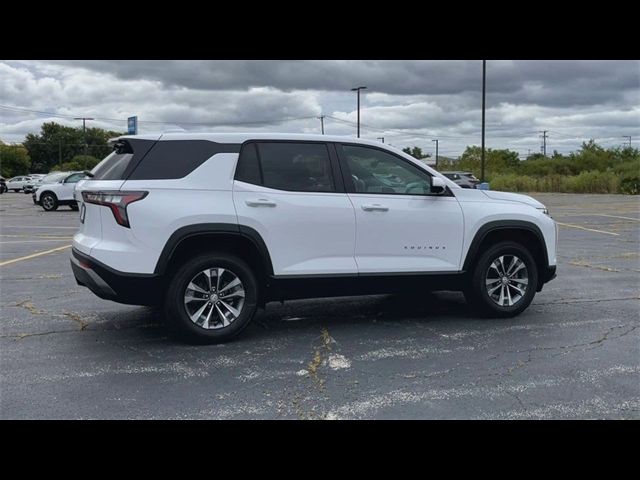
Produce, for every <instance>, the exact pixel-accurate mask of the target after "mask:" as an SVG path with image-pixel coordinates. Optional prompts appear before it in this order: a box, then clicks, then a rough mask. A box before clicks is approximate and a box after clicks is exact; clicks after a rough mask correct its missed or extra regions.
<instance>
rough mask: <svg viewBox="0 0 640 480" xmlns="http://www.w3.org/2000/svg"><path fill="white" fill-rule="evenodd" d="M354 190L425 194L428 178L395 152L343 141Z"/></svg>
mask: <svg viewBox="0 0 640 480" xmlns="http://www.w3.org/2000/svg"><path fill="white" fill-rule="evenodd" d="M342 150H343V153H344V156H345V158H346V161H347V166H348V167H349V171H350V173H351V178H352V179H353V184H354V188H355V193H382V194H390V195H428V194H429V193H430V191H431V178H430V176H429V174H428V173H426V172H424V171H422V170H420V169H419V168H418V167H415V166H413V165H411V164H410V163H409V162H407V161H404V160H402V159H400V158H398V157H396V156H395V155H392V154H390V153H386V152H383V151H382V150H378V149H376V148H368V147H360V146H353V145H343V146H342Z"/></svg>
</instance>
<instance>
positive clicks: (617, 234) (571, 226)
mask: <svg viewBox="0 0 640 480" xmlns="http://www.w3.org/2000/svg"><path fill="white" fill-rule="evenodd" d="M556 223H557V224H558V225H562V226H563V227H569V228H578V229H580V230H586V231H587V232H596V233H604V234H605V235H615V236H616V237H618V236H620V234H619V233H613V232H605V231H604V230H596V229H595V228H587V227H581V226H580V225H571V224H568V223H560V222H556Z"/></svg>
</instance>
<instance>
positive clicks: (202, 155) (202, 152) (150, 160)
mask: <svg viewBox="0 0 640 480" xmlns="http://www.w3.org/2000/svg"><path fill="white" fill-rule="evenodd" d="M239 151H240V145H236V144H225V143H216V142H209V141H207V140H165V141H162V140H161V141H159V142H156V144H155V145H154V146H153V148H152V149H151V151H149V153H148V154H147V155H146V156H145V157H144V158H143V159H142V160H141V161H140V163H139V164H138V166H137V167H136V168H135V170H134V171H133V173H132V174H131V176H130V177H129V180H142V179H144V180H166V179H175V178H183V177H186V176H187V175H189V174H190V173H191V172H192V171H193V170H195V169H196V168H198V167H199V166H200V165H202V164H203V163H204V162H206V161H207V160H208V159H209V158H211V157H212V156H213V155H215V154H217V153H231V152H236V153H237V152H239Z"/></svg>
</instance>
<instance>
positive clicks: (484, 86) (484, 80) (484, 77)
mask: <svg viewBox="0 0 640 480" xmlns="http://www.w3.org/2000/svg"><path fill="white" fill-rule="evenodd" d="M486 92H487V61H486V60H482V153H481V157H480V181H481V182H484V111H485V105H486V104H485V96H486Z"/></svg>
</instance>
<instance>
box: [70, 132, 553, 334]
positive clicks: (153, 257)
mask: <svg viewBox="0 0 640 480" xmlns="http://www.w3.org/2000/svg"><path fill="white" fill-rule="evenodd" d="M92 174H93V177H92V178H86V179H83V180H81V181H80V182H79V183H78V184H77V187H76V192H75V196H76V200H77V201H78V203H79V205H80V221H81V225H80V230H79V231H78V233H76V235H75V236H74V240H73V250H72V255H71V264H72V268H73V272H74V274H75V277H76V280H77V281H78V283H79V284H81V285H85V286H87V287H89V288H90V289H91V290H92V291H93V292H94V293H95V294H96V295H98V296H99V297H101V298H105V299H110V300H114V301H117V302H121V303H129V304H136V305H157V304H163V305H164V307H165V311H166V317H167V319H168V320H169V323H170V324H171V325H172V326H173V327H175V328H176V329H177V331H179V332H181V333H182V334H183V335H184V336H186V337H188V338H189V339H191V340H195V341H203V342H216V341H222V340H227V339H229V338H231V337H233V336H235V335H237V334H238V333H240V331H242V329H243V328H245V327H246V326H247V324H248V323H249V322H250V320H251V319H252V317H253V316H254V314H255V312H256V309H257V308H258V307H259V306H264V305H265V303H267V302H269V301H277V300H284V299H292V298H310V297H326V296H338V295H354V294H372V293H391V292H406V291H415V292H416V293H417V294H418V295H417V296H418V298H419V295H420V294H421V292H424V291H426V290H460V291H463V292H464V294H465V296H466V298H467V300H468V302H470V303H471V304H472V305H473V308H474V309H475V311H477V312H478V313H479V314H489V315H494V316H500V317H508V316H513V315H517V314H519V313H520V312H522V311H523V310H524V309H525V308H526V307H527V306H528V305H529V304H530V303H531V300H532V299H533V296H534V295H535V293H536V291H540V290H541V289H542V286H543V285H544V283H546V282H548V281H549V280H551V279H552V278H554V277H555V271H556V238H557V231H556V224H555V222H554V221H553V220H552V219H551V217H550V216H549V214H548V212H547V210H546V208H545V207H544V205H542V204H541V203H539V202H538V201H536V200H534V199H533V198H531V197H528V196H525V195H518V194H512V193H504V192H493V191H482V190H469V189H462V188H460V187H459V186H457V185H456V184H455V183H453V182H452V181H450V180H448V179H447V178H445V177H444V176H443V175H441V174H439V173H438V172H437V171H435V170H433V169H431V168H429V167H428V166H426V165H425V164H424V163H422V162H420V161H418V160H415V159H414V158H413V157H411V156H409V155H407V154H405V153H403V152H402V151H400V150H398V149H395V148H393V147H389V146H386V145H382V144H379V143H377V142H371V141H366V140H356V139H353V138H345V137H331V136H320V135H285V134H197V135H196V134H165V135H162V136H145V135H138V136H123V137H120V138H119V139H118V140H117V142H116V144H115V150H114V152H113V153H112V154H110V155H109V156H108V157H107V158H105V159H104V160H103V161H102V162H101V163H100V164H98V166H96V168H95V169H94V170H93V171H92Z"/></svg>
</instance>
